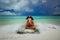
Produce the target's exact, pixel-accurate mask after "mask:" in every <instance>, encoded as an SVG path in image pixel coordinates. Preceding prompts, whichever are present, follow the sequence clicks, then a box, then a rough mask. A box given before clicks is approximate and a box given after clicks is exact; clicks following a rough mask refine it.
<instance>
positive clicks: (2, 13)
mask: <svg viewBox="0 0 60 40" xmlns="http://www.w3.org/2000/svg"><path fill="white" fill-rule="evenodd" d="M0 15H16V14H15V13H11V12H0Z"/></svg>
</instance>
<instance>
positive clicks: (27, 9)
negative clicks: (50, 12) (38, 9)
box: [24, 7, 34, 12]
mask: <svg viewBox="0 0 60 40" xmlns="http://www.w3.org/2000/svg"><path fill="white" fill-rule="evenodd" d="M24 11H26V12H33V11H34V10H33V9H32V8H29V7H25V8H24Z"/></svg>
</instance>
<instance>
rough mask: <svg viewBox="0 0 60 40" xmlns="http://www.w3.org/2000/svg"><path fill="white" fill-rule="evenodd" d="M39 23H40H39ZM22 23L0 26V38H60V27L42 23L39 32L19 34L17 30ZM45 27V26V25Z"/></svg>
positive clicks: (37, 39) (31, 39) (24, 39)
mask: <svg viewBox="0 0 60 40" xmlns="http://www.w3.org/2000/svg"><path fill="white" fill-rule="evenodd" d="M37 24H39V23H37ZM21 25H22V24H11V25H4V26H1V27H0V40H60V36H59V35H60V27H55V28H56V29H55V28H53V27H52V26H51V25H49V26H50V27H48V24H41V23H40V28H39V27H38V29H40V33H39V34H32V33H31V34H29V33H27V34H17V33H16V30H17V29H18V27H20V26H21ZM43 25H44V26H45V27H44V26H43Z"/></svg>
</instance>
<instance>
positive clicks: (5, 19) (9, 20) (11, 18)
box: [0, 15, 60, 25]
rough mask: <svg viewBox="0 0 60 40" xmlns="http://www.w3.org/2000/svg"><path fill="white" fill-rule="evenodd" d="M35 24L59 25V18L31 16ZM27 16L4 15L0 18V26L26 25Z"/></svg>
mask: <svg viewBox="0 0 60 40" xmlns="http://www.w3.org/2000/svg"><path fill="white" fill-rule="evenodd" d="M32 17H33V18H34V22H35V23H53V24H60V16H32ZM26 18H27V16H15V15H6V16H5V15H4V16H0V25H9V24H19V23H23V24H25V23H26Z"/></svg>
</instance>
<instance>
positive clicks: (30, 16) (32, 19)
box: [26, 16, 34, 20]
mask: <svg viewBox="0 0 60 40" xmlns="http://www.w3.org/2000/svg"><path fill="white" fill-rule="evenodd" d="M28 18H31V19H32V20H34V19H33V17H32V16H28V17H27V18H26V20H27V19H28Z"/></svg>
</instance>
